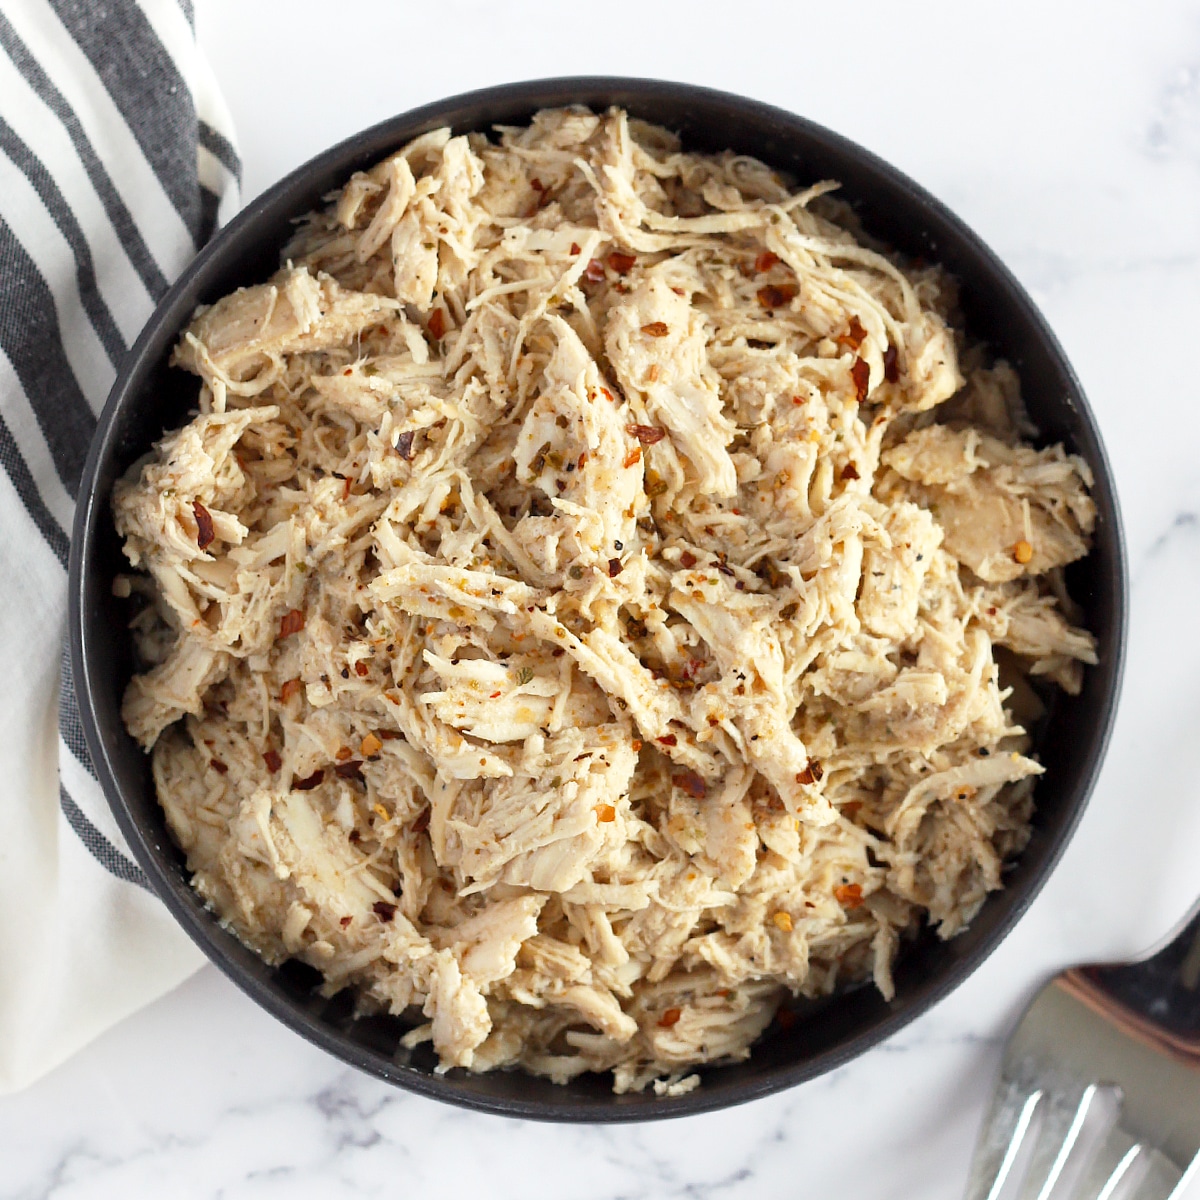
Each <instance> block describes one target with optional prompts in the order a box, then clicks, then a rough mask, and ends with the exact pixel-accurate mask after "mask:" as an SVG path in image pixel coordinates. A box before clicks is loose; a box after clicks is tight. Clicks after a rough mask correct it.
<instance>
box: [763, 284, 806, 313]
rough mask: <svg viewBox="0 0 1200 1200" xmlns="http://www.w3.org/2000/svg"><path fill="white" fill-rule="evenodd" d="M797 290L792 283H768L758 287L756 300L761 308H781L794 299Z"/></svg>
mask: <svg viewBox="0 0 1200 1200" xmlns="http://www.w3.org/2000/svg"><path fill="white" fill-rule="evenodd" d="M799 291H800V289H799V288H798V287H797V286H796V285H795V284H794V283H768V284H767V286H766V287H760V288H759V289H758V302H759V304H761V305H762V306H763V308H782V307H783V306H784V305H785V304H787V303H788V302H789V301H791V300H794V299H795V298H796V296H797V295H798V293H799Z"/></svg>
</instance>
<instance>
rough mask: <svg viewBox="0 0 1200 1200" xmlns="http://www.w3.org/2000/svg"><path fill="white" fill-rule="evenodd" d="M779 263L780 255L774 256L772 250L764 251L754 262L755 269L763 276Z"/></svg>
mask: <svg viewBox="0 0 1200 1200" xmlns="http://www.w3.org/2000/svg"><path fill="white" fill-rule="evenodd" d="M778 261H779V255H778V254H772V253H771V251H770V250H764V251H763V252H762V253H761V254H760V255H759V256H758V257H757V258H756V259H755V260H754V269H755V270H756V271H757V272H758V273H759V274H760V275H761V274H762V273H763V272H764V271H769V270H770V269H771V268H772V267H773V266H774V265H775V264H776V263H777V262H778Z"/></svg>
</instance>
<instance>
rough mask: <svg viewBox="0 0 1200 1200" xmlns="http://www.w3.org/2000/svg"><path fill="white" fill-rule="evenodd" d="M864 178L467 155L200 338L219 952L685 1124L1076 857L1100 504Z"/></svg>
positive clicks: (631, 124)
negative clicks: (1044, 693)
mask: <svg viewBox="0 0 1200 1200" xmlns="http://www.w3.org/2000/svg"><path fill="white" fill-rule="evenodd" d="M832 186H833V185H831V184H828V183H820V184H818V185H816V186H814V187H810V188H808V189H807V190H804V191H796V190H795V189H793V188H792V187H791V186H790V184H789V182H788V181H787V180H785V179H783V178H781V177H780V176H779V175H778V174H776V173H775V172H773V171H772V170H770V169H769V168H767V167H765V166H764V165H763V164H761V163H759V162H756V161H753V160H751V159H747V158H744V157H740V156H737V155H734V154H721V155H697V154H689V153H684V152H683V151H682V150H681V149H680V147H679V145H678V144H677V143H676V141H675V139H674V138H673V136H672V135H671V134H669V133H667V132H666V131H665V130H662V129H658V128H654V127H650V126H646V125H642V124H639V123H637V122H635V121H632V120H630V119H628V118H627V116H626V115H625V114H624V113H623V112H620V111H611V112H608V113H606V114H604V115H596V114H593V113H591V112H588V111H585V110H579V109H568V110H559V111H551V112H543V113H539V114H538V115H537V116H536V117H535V118H534V120H533V122H532V124H531V125H530V126H529V127H528V128H520V129H503V130H500V131H498V133H497V136H496V140H488V139H487V138H486V137H484V136H483V135H480V134H471V135H468V136H460V137H452V136H451V135H450V133H449V131H447V130H440V131H436V132H434V133H430V134H426V135H424V136H423V137H421V138H419V139H417V140H416V141H415V142H413V143H411V144H410V145H408V146H406V147H405V148H404V149H402V150H401V151H399V152H398V153H397V154H394V155H393V156H392V157H390V158H389V159H387V160H386V161H384V162H382V163H380V164H378V165H377V166H375V167H374V168H372V169H371V170H369V171H365V172H362V173H359V174H356V175H355V176H354V177H353V178H352V179H351V180H350V181H349V182H348V183H347V184H346V186H345V187H344V188H343V189H342V191H341V192H340V193H338V194H337V195H336V196H334V197H332V198H330V200H329V202H328V204H327V205H326V207H325V208H324V209H322V210H321V211H319V212H316V213H314V214H311V215H310V216H309V217H308V218H307V219H306V220H305V221H304V222H303V223H302V224H301V225H300V226H299V228H298V230H297V233H296V235H295V237H294V239H293V241H292V243H291V245H290V246H289V247H288V248H287V249H286V251H285V260H284V266H283V267H282V268H281V270H280V271H279V272H278V274H276V275H275V276H274V277H273V278H271V279H270V280H269V281H267V282H265V283H260V284H257V285H255V286H252V287H246V288H244V289H241V290H239V291H237V292H235V293H233V294H232V295H230V296H226V297H225V298H224V299H222V300H220V301H218V302H217V303H216V304H214V305H213V306H212V307H210V308H208V309H206V310H203V311H201V312H199V313H198V314H197V315H196V317H195V319H194V321H193V322H192V324H191V326H190V327H189V328H188V329H187V330H186V331H185V333H184V334H183V337H182V339H181V341H180V342H179V345H178V347H177V350H176V353H175V363H176V364H177V365H178V366H180V367H182V368H185V369H187V370H189V371H191V372H194V373H195V374H196V375H198V376H199V377H200V380H201V381H202V382H201V387H200V393H199V411H198V415H197V416H196V417H195V418H194V419H193V420H192V421H191V422H190V423H189V424H187V425H186V426H184V427H183V428H182V429H179V430H177V431H175V432H173V433H170V434H168V435H167V436H166V437H165V438H164V439H163V440H162V441H161V442H160V443H159V444H158V445H157V446H156V448H155V450H154V452H153V454H152V455H151V456H150V457H149V458H148V459H147V460H143V461H141V462H139V463H137V464H135V466H134V467H133V468H131V470H130V472H129V474H128V475H127V476H126V477H125V478H124V479H123V480H122V481H121V482H120V483H119V484H118V485H117V487H116V490H115V493H114V497H113V507H114V512H115V519H116V524H117V528H118V530H119V532H120V535H121V536H122V537H123V538H124V543H125V552H126V554H127V556H128V558H129V561H130V563H131V564H132V565H133V567H134V568H137V569H138V573H137V574H136V575H133V576H131V577H126V578H123V579H122V580H121V581H120V586H121V589H122V590H123V591H125V590H126V589H128V590H131V591H133V592H134V594H135V595H136V596H138V597H141V598H142V599H143V601H144V602H145V603H144V607H143V608H142V609H141V611H140V612H139V615H138V616H137V617H136V618H135V622H134V624H135V630H136V634H137V639H138V646H139V649H140V653H141V655H142V659H143V670H142V673H141V674H139V675H137V676H136V677H135V678H134V679H133V681H132V682H131V684H130V686H129V689H128V692H127V695H126V699H125V708H124V716H125V721H126V724H127V726H128V728H129V730H130V732H131V733H132V734H133V735H134V736H135V737H136V738H137V739H138V741H139V742H140V743H141V744H142V745H143V746H144V747H145V748H146V750H147V751H152V754H153V768H154V777H155V780H156V784H157V788H158V794H159V797H160V800H161V802H162V805H163V808H164V809H165V812H166V815H167V819H168V821H169V824H170V827H171V829H172V831H173V833H174V836H175V837H176V839H177V840H178V842H179V844H180V846H181V847H182V848H183V850H184V851H185V852H186V854H187V859H188V864H189V867H190V869H191V871H192V873H193V882H194V884H195V886H196V888H197V889H198V890H199V892H200V893H201V894H202V895H203V896H204V898H205V899H206V900H207V902H208V903H209V904H211V906H212V907H213V909H215V911H216V912H217V913H218V914H219V915H220V917H221V919H222V920H223V921H225V922H226V923H227V924H228V925H229V926H230V927H231V928H232V929H234V930H235V931H236V932H237V933H238V935H239V936H240V937H242V938H243V939H244V940H245V941H246V942H247V943H248V944H249V945H251V946H253V947H254V948H255V949H256V950H257V951H258V952H259V953H260V954H262V955H263V956H264V957H265V958H266V959H267V960H269V961H270V962H274V963H278V962H281V961H282V960H284V959H287V958H289V957H297V958H300V959H302V960H304V961H306V962H308V963H310V964H312V965H313V966H315V967H317V968H319V969H320V971H321V972H323V974H324V977H325V987H326V988H327V990H328V991H330V992H334V991H337V990H338V989H340V988H343V987H347V986H352V987H354V988H356V989H358V992H359V995H360V997H361V1003H362V1004H363V1005H365V1006H367V1007H369V1008H374V1009H375V1010H377V1011H378V1010H386V1011H389V1012H391V1013H395V1014H400V1015H404V1016H406V1017H407V1018H408V1019H409V1020H410V1022H411V1025H412V1032H411V1033H410V1034H409V1036H408V1039H407V1040H408V1042H409V1043H410V1044H416V1043H419V1042H421V1041H425V1040H431V1041H432V1043H433V1047H434V1049H435V1050H436V1053H437V1056H438V1059H439V1061H440V1064H441V1067H440V1069H443V1070H444V1069H449V1068H451V1067H463V1068H469V1069H471V1070H476V1071H482V1070H492V1069H496V1068H500V1067H507V1066H520V1067H523V1068H525V1069H526V1070H529V1071H533V1072H537V1073H539V1074H542V1075H547V1076H549V1077H550V1078H552V1079H555V1080H560V1081H561V1080H566V1079H569V1078H571V1077H573V1076H576V1075H578V1074H579V1073H581V1072H584V1071H611V1072H612V1073H613V1080H614V1086H615V1087H616V1089H617V1090H618V1091H624V1090H629V1089H639V1088H644V1087H646V1086H649V1085H650V1084H653V1085H654V1087H655V1089H656V1090H657V1091H658V1092H659V1093H660V1094H667V1095H676V1094H681V1093H682V1092H683V1091H687V1090H689V1089H690V1088H692V1087H694V1086H696V1084H697V1082H698V1077H697V1076H696V1075H695V1074H694V1072H693V1068H695V1067H697V1066H698V1065H701V1064H704V1063H708V1062H716V1061H728V1060H731V1059H738V1058H744V1057H745V1056H746V1055H747V1054H748V1053H749V1052H750V1047H751V1045H752V1043H753V1042H754V1041H755V1039H756V1038H757V1037H758V1036H759V1035H760V1034H761V1033H762V1032H763V1031H764V1029H766V1027H767V1026H768V1025H769V1024H770V1022H771V1020H772V1018H773V1016H774V1014H775V1013H776V1010H777V1008H778V1007H779V1005H780V1004H781V1002H785V1001H788V998H789V997H816V996H821V995H824V994H827V993H830V992H831V991H833V990H834V989H835V988H837V987H838V986H839V984H841V983H843V982H848V981H854V980H859V979H864V978H873V979H874V981H875V984H876V985H877V986H878V988H879V990H880V991H881V992H882V993H883V994H884V995H885V996H890V995H891V994H892V991H893V985H892V975H891V971H892V964H893V961H894V958H895V955H896V954H897V952H898V949H899V948H900V947H901V945H902V942H903V940H904V938H905V936H906V935H909V934H911V933H912V932H914V931H915V930H916V929H917V928H918V927H919V926H920V924H921V923H922V922H929V923H931V924H932V925H934V926H935V927H936V929H937V930H938V932H939V933H940V934H941V935H942V936H943V937H949V936H951V935H953V934H954V933H956V932H958V931H959V930H961V929H962V928H963V927H964V926H965V925H966V924H967V923H968V922H969V921H970V920H971V918H972V916H973V915H974V914H975V912H976V911H977V910H978V908H979V906H980V904H981V903H982V902H983V900H984V898H985V896H986V895H987V893H988V892H989V891H991V890H993V889H996V888H999V887H1000V886H1001V870H1002V866H1003V864H1004V862H1005V860H1006V859H1008V858H1011V856H1013V855H1015V854H1017V853H1018V852H1019V851H1020V850H1021V848H1022V846H1023V845H1024V844H1025V842H1026V840H1027V838H1028V836H1029V817H1030V812H1031V806H1032V798H1031V794H1032V787H1033V781H1034V780H1035V778H1036V776H1037V775H1038V774H1039V772H1040V771H1041V768H1040V767H1039V765H1038V763H1037V761H1036V759H1035V758H1034V757H1032V756H1031V753H1030V752H1031V746H1032V743H1031V738H1030V734H1029V733H1028V732H1027V731H1026V729H1025V728H1024V727H1023V726H1022V725H1021V724H1020V723H1019V720H1018V716H1019V714H1021V713H1027V712H1032V713H1034V714H1035V715H1036V709H1037V705H1038V703H1039V702H1038V699H1037V695H1036V689H1035V688H1033V687H1031V686H1030V684H1031V682H1032V683H1034V684H1036V687H1037V688H1042V689H1044V688H1045V687H1047V686H1049V685H1050V684H1051V683H1053V684H1056V685H1058V686H1061V687H1063V688H1065V689H1066V690H1067V691H1071V692H1074V691H1078V689H1079V687H1080V683H1081V673H1082V669H1083V666H1084V665H1085V664H1088V663H1094V662H1095V661H1096V656H1095V643H1094V641H1093V638H1092V637H1091V635H1090V634H1089V633H1088V632H1087V631H1086V630H1083V629H1080V628H1077V627H1076V626H1075V625H1074V624H1073V623H1072V617H1073V608H1072V606H1071V603H1070V600H1069V598H1068V596H1067V592H1066V588H1065V586H1064V583H1063V577H1062V572H1061V568H1062V567H1063V566H1065V565H1066V564H1067V563H1069V562H1071V561H1073V560H1074V559H1077V558H1079V557H1080V556H1081V555H1083V554H1085V553H1086V551H1087V549H1088V544H1089V537H1090V534H1091V531H1092V527H1093V523H1094V521H1095V510H1094V507H1093V504H1092V501H1091V499H1090V498H1089V496H1088V487H1089V485H1090V482H1091V479H1090V476H1089V473H1088V470H1087V467H1086V465H1085V464H1084V463H1083V462H1082V461H1081V460H1080V459H1078V458H1075V457H1072V456H1071V455H1068V454H1066V453H1065V452H1064V451H1063V449H1062V448H1061V447H1059V446H1049V447H1046V448H1042V449H1035V448H1034V447H1033V446H1032V445H1030V444H1028V443H1027V442H1025V441H1023V440H1022V438H1023V437H1028V436H1029V435H1030V433H1031V432H1032V431H1031V429H1030V427H1029V423H1028V418H1027V417H1026V416H1025V414H1024V411H1023V409H1022V407H1021V404H1020V395H1019V386H1018V383H1017V378H1016V375H1015V374H1014V372H1013V371H1012V370H1011V369H1010V368H1009V367H1007V366H1006V365H1005V364H1003V363H996V364H991V365H985V364H983V362H982V359H981V356H980V355H979V353H978V352H977V351H976V350H974V349H973V348H971V347H970V346H969V345H968V344H967V343H965V342H964V341H963V340H962V336H961V335H960V334H958V333H956V332H955V331H954V329H953V328H952V325H951V324H950V320H951V314H952V311H953V287H952V283H951V281H950V280H948V279H947V278H946V277H945V276H944V274H943V273H942V272H940V271H939V270H938V269H937V268H935V267H929V266H923V267H919V268H918V267H916V266H914V265H912V264H907V265H906V264H901V263H898V262H896V261H893V260H892V259H890V258H887V257H885V256H883V255H882V254H880V253H878V252H876V251H874V250H870V249H867V248H865V247H864V246H863V245H861V244H860V243H859V242H858V241H856V240H855V238H854V237H853V236H852V235H851V234H850V233H849V232H847V229H846V228H845V227H844V226H843V225H842V224H839V223H838V220H837V218H838V216H839V213H840V212H842V211H844V210H842V209H840V208H839V207H838V204H837V202H836V201H834V200H832V199H828V198H826V199H823V198H822V197H823V196H824V195H825V193H828V192H829V191H830V190H831V188H832ZM998 663H1000V664H1002V665H1004V666H1005V670H1006V673H1007V674H1006V680H1005V682H1003V683H1002V681H1001V677H1000V669H999V665H998ZM1012 689H1016V690H1012ZM1018 700H1019V701H1020V705H1021V707H1019V708H1018V704H1017V702H1018Z"/></svg>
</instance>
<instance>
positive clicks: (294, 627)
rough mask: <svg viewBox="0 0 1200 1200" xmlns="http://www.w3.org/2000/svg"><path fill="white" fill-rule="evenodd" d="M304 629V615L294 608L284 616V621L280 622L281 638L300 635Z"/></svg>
mask: <svg viewBox="0 0 1200 1200" xmlns="http://www.w3.org/2000/svg"><path fill="white" fill-rule="evenodd" d="M303 628H304V614H303V613H302V612H301V611H300V610H299V609H298V608H293V609H291V611H289V612H286V613H284V614H283V619H282V620H281V621H280V622H279V636H280V637H281V638H285V637H291V636H292V634H293V633H299V632H300V630H302V629H303Z"/></svg>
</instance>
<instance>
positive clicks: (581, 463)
mask: <svg viewBox="0 0 1200 1200" xmlns="http://www.w3.org/2000/svg"><path fill="white" fill-rule="evenodd" d="M587 458H588V456H587V451H586V450H585V451H584V452H583V453H582V454H581V455H580V456H579V460H578V461H577V462H576V463H575V465H576V467H578V468H579V470H581V471H582V470H583V468H584V465H585V464H586V463H587Z"/></svg>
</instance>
